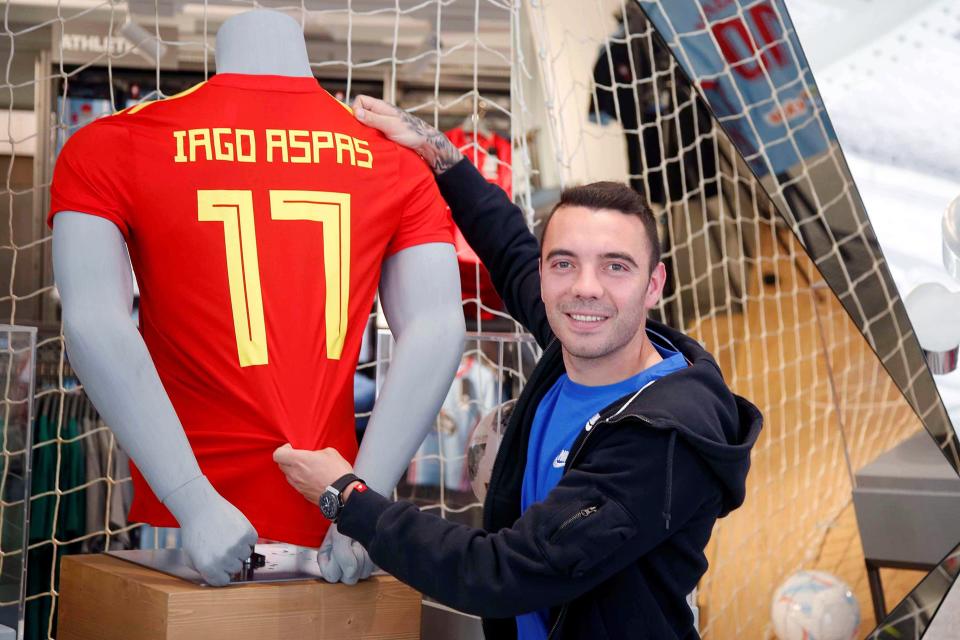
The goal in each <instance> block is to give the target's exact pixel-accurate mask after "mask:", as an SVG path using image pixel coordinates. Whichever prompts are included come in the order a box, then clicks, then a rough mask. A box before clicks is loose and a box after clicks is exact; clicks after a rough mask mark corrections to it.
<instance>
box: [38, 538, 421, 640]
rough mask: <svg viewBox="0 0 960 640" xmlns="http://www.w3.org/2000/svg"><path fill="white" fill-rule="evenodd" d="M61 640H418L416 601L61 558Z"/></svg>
mask: <svg viewBox="0 0 960 640" xmlns="http://www.w3.org/2000/svg"><path fill="white" fill-rule="evenodd" d="M57 638H58V640H161V639H162V640H216V639H218V638H229V639H230V640H254V639H256V640H266V639H269V638H276V639H278V640H279V639H281V638H297V639H298V640H328V639H329V640H333V639H337V640H340V639H343V640H347V639H360V638H363V639H370V640H373V639H380V638H383V639H386V638H391V639H398V640H399V639H408V640H415V639H419V638H420V594H419V593H417V592H416V591H414V590H413V589H411V588H410V587H408V586H406V585H404V584H403V583H401V582H399V581H397V580H396V579H395V578H393V577H390V576H374V577H372V578H370V579H369V580H365V581H362V582H360V583H359V584H357V585H354V586H348V585H343V584H329V583H327V582H324V581H322V580H303V581H297V582H282V583H262V582H258V583H247V584H238V585H232V586H228V587H222V588H213V587H206V586H200V585H196V584H193V583H191V582H188V581H186V580H183V579H181V578H176V577H173V576H171V575H168V574H166V573H161V572H159V571H156V570H153V569H149V568H146V567H144V566H141V565H137V564H134V563H131V562H127V561H125V560H120V559H118V558H115V557H111V556H108V555H104V554H98V555H83V556H68V557H65V558H64V559H63V562H62V564H61V572H60V613H59V624H58V634H57Z"/></svg>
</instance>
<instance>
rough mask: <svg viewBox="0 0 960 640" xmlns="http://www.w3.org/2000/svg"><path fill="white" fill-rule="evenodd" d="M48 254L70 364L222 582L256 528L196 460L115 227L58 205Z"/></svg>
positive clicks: (187, 540)
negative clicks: (137, 314)
mask: <svg viewBox="0 0 960 640" xmlns="http://www.w3.org/2000/svg"><path fill="white" fill-rule="evenodd" d="M53 263H54V273H55V276H56V282H57V288H58V290H59V292H60V298H61V302H62V305H63V331H64V337H65V338H66V347H67V352H68V353H69V356H70V364H71V366H73V368H74V370H76V372H77V375H78V376H79V378H80V381H81V382H82V383H83V385H84V388H85V390H86V392H87V395H88V396H89V397H90V399H91V400H92V401H93V404H94V406H96V408H97V410H98V411H99V412H100V414H101V415H102V416H103V418H104V420H105V421H106V422H107V424H109V425H110V428H111V430H112V431H113V433H114V434H115V435H116V437H117V441H118V442H119V443H120V446H121V447H123V449H124V450H125V451H126V452H127V453H128V454H130V456H131V457H132V458H133V460H134V461H135V462H136V464H137V467H138V468H139V469H140V471H141V472H142V473H143V476H144V478H146V480H147V482H148V483H149V484H150V488H151V489H153V492H154V493H155V494H156V496H157V498H158V499H160V500H161V501H162V502H163V503H164V504H165V505H166V506H167V508H169V509H170V511H171V512H172V513H173V515H174V517H176V519H177V521H178V522H179V523H180V526H181V527H182V528H183V536H184V549H185V550H186V552H187V554H188V556H189V557H190V560H191V561H192V562H193V564H194V567H195V568H196V569H197V570H198V571H199V572H200V574H201V575H202V576H203V578H204V580H206V581H207V582H208V583H209V584H212V585H217V586H219V585H223V584H226V583H228V582H229V581H230V574H231V573H235V572H237V571H239V570H240V568H241V565H242V562H243V560H244V559H245V558H248V557H249V556H250V551H251V547H252V545H253V544H254V543H255V542H256V540H257V532H256V531H255V530H254V529H253V527H252V526H251V524H250V522H249V521H248V520H247V519H246V517H244V515H243V514H242V513H240V511H239V510H237V509H236V508H235V507H234V506H233V505H231V504H230V503H229V502H227V501H226V500H225V499H223V497H221V496H220V495H219V494H218V493H217V492H216V490H215V489H214V488H213V486H211V485H210V482H209V481H208V480H207V478H206V477H205V476H204V475H203V474H202V472H201V471H200V467H199V466H198V465H197V460H196V458H195V457H194V455H193V451H192V450H191V448H190V443H189V442H188V441H187V438H186V435H185V434H184V432H183V427H182V425H181V424H180V420H179V418H178V417H177V414H176V412H175V411H174V408H173V405H172V404H171V403H170V399H169V398H168V397H167V394H166V392H165V391H164V388H163V384H162V383H161V381H160V377H159V375H158V374H157V370H156V367H155V366H154V364H153V360H152V359H151V358H150V353H149V352H148V351H147V347H146V345H145V344H144V342H143V337H142V336H141V335H140V332H139V331H137V328H136V326H135V325H134V323H133V319H132V317H131V309H132V301H133V293H132V290H133V285H132V281H131V277H130V261H129V259H128V257H127V249H126V245H125V244H124V241H123V236H122V235H121V234H120V231H119V229H117V227H116V226H115V225H114V224H113V223H112V222H110V221H108V220H105V219H103V218H99V217H96V216H92V215H88V214H85V213H77V212H71V211H64V212H61V213H58V214H57V216H56V217H55V218H54V226H53Z"/></svg>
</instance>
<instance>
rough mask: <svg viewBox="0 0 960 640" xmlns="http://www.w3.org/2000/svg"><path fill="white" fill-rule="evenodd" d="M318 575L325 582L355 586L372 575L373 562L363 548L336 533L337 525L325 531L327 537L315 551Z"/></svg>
mask: <svg viewBox="0 0 960 640" xmlns="http://www.w3.org/2000/svg"><path fill="white" fill-rule="evenodd" d="M317 565H319V567H320V575H322V576H323V579H324V580H326V581H327V582H343V583H344V584H356V583H357V581H359V580H366V579H367V578H369V577H370V574H371V573H373V570H374V568H375V567H374V566H373V560H371V559H370V555H369V554H368V553H367V550H366V549H364V548H363V546H362V545H361V544H360V543H359V542H357V541H356V540H353V539H351V538H348V537H347V536H345V535H343V534H342V533H340V532H339V531H337V525H333V526H331V527H330V529H328V530H327V537H326V538H324V540H323V544H322V545H320V549H319V551H317Z"/></svg>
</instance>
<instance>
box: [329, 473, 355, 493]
mask: <svg viewBox="0 0 960 640" xmlns="http://www.w3.org/2000/svg"><path fill="white" fill-rule="evenodd" d="M358 481H359V482H363V480H360V478H358V477H357V476H355V475H354V474H352V473H347V474H345V475H342V476H340V477H339V478H337V479H336V480H334V481H333V482H331V483H330V486H331V487H333V488H334V489H336V490H337V493H343V491H344V489H346V488H347V487H348V486H349V485H350V483H351V482H358Z"/></svg>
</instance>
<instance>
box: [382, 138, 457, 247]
mask: <svg viewBox="0 0 960 640" xmlns="http://www.w3.org/2000/svg"><path fill="white" fill-rule="evenodd" d="M398 190H399V191H400V192H401V193H402V195H401V207H402V209H401V214H400V225H399V226H398V227H397V230H396V232H395V233H394V235H393V237H392V238H391V239H390V244H389V245H388V246H387V255H388V256H391V255H393V254H395V253H397V252H398V251H402V250H403V249H408V248H410V247H413V246H416V245H418V244H426V243H428V242H447V243H450V244H453V219H452V218H451V217H450V211H449V209H448V208H447V203H446V202H444V200H443V196H441V195H440V190H439V189H438V188H437V183H436V180H434V178H433V173H432V172H431V171H430V167H428V166H427V164H426V163H425V162H424V161H423V160H422V159H421V158H420V157H419V156H417V154H415V153H414V152H412V151H409V150H408V149H401V153H400V180H399V183H398Z"/></svg>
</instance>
